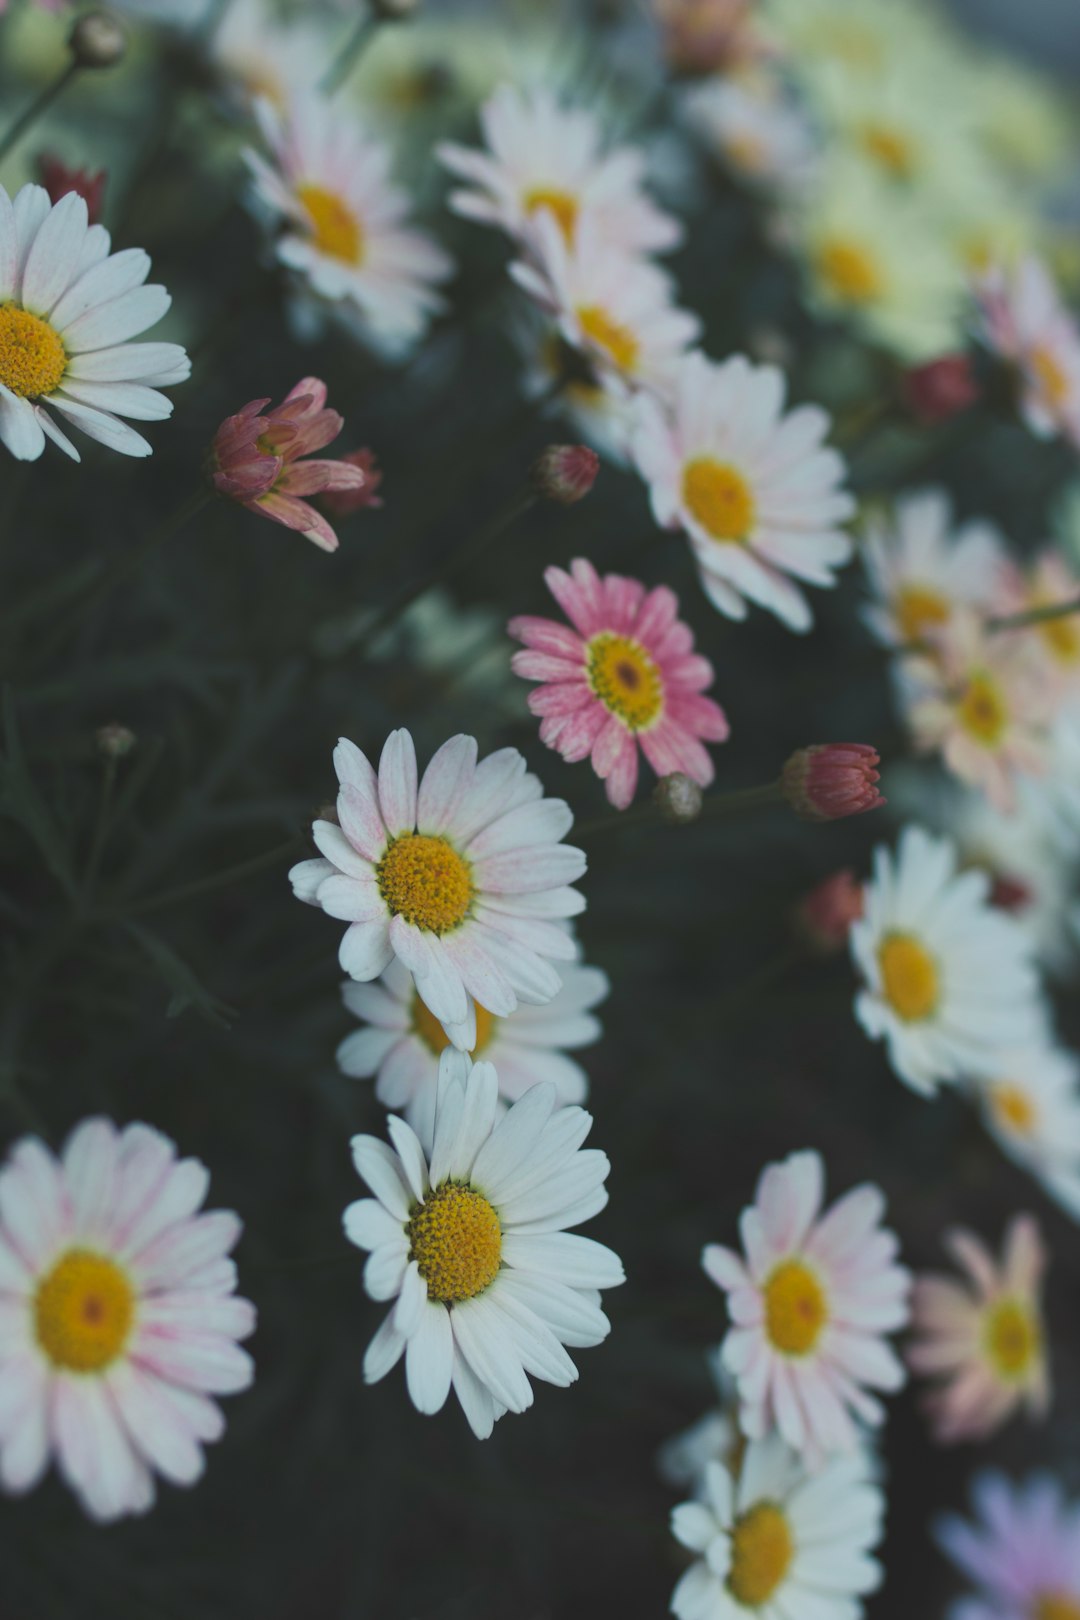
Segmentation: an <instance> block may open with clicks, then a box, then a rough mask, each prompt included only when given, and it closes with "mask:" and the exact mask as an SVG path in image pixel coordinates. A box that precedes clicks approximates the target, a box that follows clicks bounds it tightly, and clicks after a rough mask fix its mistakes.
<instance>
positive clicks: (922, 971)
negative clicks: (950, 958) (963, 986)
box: [878, 934, 941, 1023]
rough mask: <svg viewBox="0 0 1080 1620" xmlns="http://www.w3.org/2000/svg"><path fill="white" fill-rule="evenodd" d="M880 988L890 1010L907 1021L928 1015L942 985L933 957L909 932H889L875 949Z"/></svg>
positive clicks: (935, 1004) (936, 1002)
mask: <svg viewBox="0 0 1080 1620" xmlns="http://www.w3.org/2000/svg"><path fill="white" fill-rule="evenodd" d="M878 966H879V967H880V968H881V989H882V994H883V995H884V997H885V1000H886V1001H887V1002H888V1003H889V1006H890V1007H891V1008H892V1010H893V1012H894V1013H896V1014H897V1016H898V1017H900V1018H903V1019H904V1020H905V1022H907V1023H917V1022H918V1021H919V1020H920V1019H922V1018H929V1017H930V1014H931V1013H932V1012H933V1011H934V1008H935V1007H936V1006H937V1004H938V998H939V996H940V993H941V986H940V984H939V983H938V968H937V963H936V962H935V961H934V958H933V957H932V956H931V955H930V952H929V951H928V950H927V949H926V947H925V945H920V943H919V941H918V940H917V939H915V938H914V936H913V935H911V934H890V935H889V936H888V938H887V939H884V940H882V942H881V946H880V948H879V950H878Z"/></svg>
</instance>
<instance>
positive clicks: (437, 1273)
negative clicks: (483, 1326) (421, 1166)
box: [408, 1181, 502, 1305]
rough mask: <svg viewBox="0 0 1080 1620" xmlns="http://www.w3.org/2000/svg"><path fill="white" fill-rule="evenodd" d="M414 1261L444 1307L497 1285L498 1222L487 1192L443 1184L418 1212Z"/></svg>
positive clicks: (412, 1224) (412, 1237) (412, 1235)
mask: <svg viewBox="0 0 1080 1620" xmlns="http://www.w3.org/2000/svg"><path fill="white" fill-rule="evenodd" d="M408 1233H409V1259H410V1260H415V1261H416V1264H417V1266H418V1267H419V1269H420V1275H421V1277H423V1279H424V1281H425V1282H426V1283H427V1291H428V1298H429V1299H437V1300H441V1301H442V1303H443V1304H444V1305H454V1304H459V1303H460V1302H461V1301H462V1300H466V1299H475V1297H476V1295H477V1294H482V1293H483V1291H484V1289H485V1288H487V1287H488V1286H489V1285H490V1283H491V1282H492V1281H493V1280H494V1277H495V1273H496V1272H497V1271H498V1269H499V1261H500V1259H501V1257H502V1227H501V1226H500V1225H499V1217H498V1215H496V1213H495V1211H494V1209H493V1208H492V1206H491V1205H490V1204H489V1203H488V1201H487V1199H486V1198H485V1197H484V1196H483V1194H482V1193H478V1192H473V1190H472V1188H471V1187H458V1186H455V1185H454V1183H453V1182H450V1181H447V1182H444V1183H443V1185H442V1186H441V1187H436V1188H435V1189H434V1190H433V1191H432V1192H429V1193H428V1195H427V1197H426V1198H425V1200H424V1202H423V1203H422V1204H418V1205H417V1206H416V1209H415V1210H414V1211H413V1214H412V1218H411V1219H410V1221H409V1225H408Z"/></svg>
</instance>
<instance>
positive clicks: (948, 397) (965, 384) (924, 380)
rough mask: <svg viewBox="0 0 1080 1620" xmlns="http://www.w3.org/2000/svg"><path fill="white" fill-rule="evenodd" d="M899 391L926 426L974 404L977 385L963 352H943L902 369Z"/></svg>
mask: <svg viewBox="0 0 1080 1620" xmlns="http://www.w3.org/2000/svg"><path fill="white" fill-rule="evenodd" d="M901 393H902V396H903V400H904V404H905V405H906V406H907V409H908V410H909V411H910V412H911V414H912V416H914V417H915V418H916V419H917V420H918V421H920V422H922V423H923V424H924V426H926V427H937V426H938V425H939V424H940V423H942V422H949V421H951V420H952V418H953V417H954V416H959V415H960V413H961V412H962V411H966V410H968V409H969V407H970V406H972V405H974V403H975V401H976V400H977V399H978V397H979V385H978V383H977V382H976V380H975V371H974V368H973V366H972V364H971V360H970V358H969V357H968V356H967V355H966V354H945V355H942V356H941V358H940V359H938V360H930V361H928V362H927V363H926V365H923V366H914V367H912V369H911V370H910V371H906V372H905V373H904V377H903V381H902V383H901Z"/></svg>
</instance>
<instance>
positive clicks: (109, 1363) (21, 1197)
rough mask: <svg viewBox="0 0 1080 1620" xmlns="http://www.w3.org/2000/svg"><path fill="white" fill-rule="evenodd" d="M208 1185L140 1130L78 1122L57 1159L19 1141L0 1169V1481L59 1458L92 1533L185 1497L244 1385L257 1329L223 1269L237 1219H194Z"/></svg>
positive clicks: (27, 1477) (192, 1165)
mask: <svg viewBox="0 0 1080 1620" xmlns="http://www.w3.org/2000/svg"><path fill="white" fill-rule="evenodd" d="M208 1183H209V1175H208V1173H207V1171H206V1168H205V1166H203V1165H201V1164H200V1163H199V1162H198V1160H197V1159H178V1158H177V1156H176V1148H175V1146H174V1145H173V1143H172V1142H170V1141H169V1139H168V1138H167V1137H165V1136H162V1134H161V1133H160V1132H159V1131H155V1130H153V1129H152V1128H151V1127H150V1126H149V1125H128V1126H126V1127H125V1128H124V1129H123V1130H117V1128H116V1126H115V1125H114V1124H113V1123H112V1121H111V1120H107V1119H86V1120H83V1122H82V1124H81V1125H78V1126H77V1127H76V1128H75V1130H74V1131H72V1133H71V1135H70V1136H69V1137H68V1140H67V1143H66V1144H65V1147H64V1151H63V1153H62V1154H61V1156H60V1158H59V1159H57V1158H56V1157H54V1155H53V1154H52V1153H50V1151H49V1149H48V1148H47V1147H46V1146H45V1144H44V1143H43V1142H41V1141H39V1140H38V1138H37V1137H33V1136H29V1137H24V1138H23V1140H22V1141H21V1142H18V1143H16V1145H15V1146H14V1147H13V1148H12V1150H11V1152H10V1154H9V1155H8V1159H7V1163H6V1165H5V1166H4V1168H3V1170H0V1482H2V1484H3V1486H4V1489H5V1490H7V1491H11V1492H21V1491H28V1490H30V1488H31V1487H32V1486H34V1485H36V1484H37V1483H38V1481H39V1480H40V1479H41V1477H42V1475H43V1474H44V1472H45V1469H46V1467H47V1466H48V1463H49V1459H50V1457H55V1459H56V1462H57V1465H58V1467H59V1469H60V1473H61V1474H62V1476H63V1478H64V1480H65V1481H66V1482H67V1484H68V1485H70V1487H71V1489H72V1490H73V1491H74V1492H75V1494H76V1495H77V1496H78V1498H79V1500H80V1502H81V1503H82V1506H83V1507H84V1508H85V1509H86V1511H87V1513H89V1514H90V1515H91V1517H92V1518H95V1519H116V1518H120V1517H121V1516H122V1515H124V1514H128V1513H145V1512H146V1511H147V1509H148V1508H150V1507H151V1506H152V1505H153V1501H154V1478H153V1476H154V1474H155V1473H158V1474H161V1475H162V1476H163V1477H164V1478H165V1479H168V1480H171V1481H172V1482H173V1484H176V1485H191V1484H193V1483H194V1482H195V1480H197V1479H198V1478H199V1477H200V1476H201V1474H202V1471H203V1467H204V1462H203V1454H202V1447H203V1445H204V1444H205V1443H206V1442H207V1441H208V1440H217V1439H218V1438H219V1437H220V1435H221V1434H222V1432H223V1430H224V1427H225V1422H224V1419H223V1417H222V1415H221V1412H220V1410H219V1408H218V1407H217V1405H216V1404H215V1402H214V1401H213V1400H211V1399H210V1397H211V1396H212V1395H229V1394H232V1393H234V1392H235V1391H236V1390H241V1389H246V1388H247V1386H248V1385H249V1384H250V1383H251V1378H252V1363H251V1357H250V1356H249V1355H248V1354H247V1352H246V1351H244V1350H241V1349H240V1347H239V1346H238V1344H237V1343H236V1341H237V1340H238V1339H243V1338H246V1337H247V1335H248V1334H249V1333H250V1332H251V1331H252V1329H253V1328H254V1326H255V1308H254V1306H252V1305H251V1304H249V1303H248V1301H247V1300H246V1299H238V1298H237V1296H236V1293H235V1289H236V1267H235V1265H234V1264H233V1262H232V1261H231V1260H230V1259H228V1258H227V1256H228V1254H229V1251H230V1250H231V1249H232V1247H233V1246H234V1244H235V1243H236V1240H237V1238H238V1237H239V1236H240V1220H239V1218H238V1217H237V1216H236V1215H233V1214H232V1213H230V1212H229V1211H227V1210H216V1211H214V1212H213V1213H212V1214H200V1213H199V1210H200V1206H201V1205H202V1202H203V1199H204V1198H205V1197H206V1189H207V1185H208Z"/></svg>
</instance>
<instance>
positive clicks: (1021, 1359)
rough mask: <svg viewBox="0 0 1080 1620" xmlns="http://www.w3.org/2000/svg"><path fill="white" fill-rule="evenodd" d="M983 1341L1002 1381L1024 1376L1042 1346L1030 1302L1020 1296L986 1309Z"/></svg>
mask: <svg viewBox="0 0 1080 1620" xmlns="http://www.w3.org/2000/svg"><path fill="white" fill-rule="evenodd" d="M983 1345H984V1347H985V1350H986V1354H987V1357H988V1358H989V1360H990V1363H991V1365H992V1367H993V1369H994V1371H995V1372H996V1373H997V1375H998V1377H999V1378H1000V1379H1001V1380H1002V1381H1003V1382H1004V1383H1007V1384H1008V1383H1016V1382H1018V1381H1020V1380H1021V1379H1023V1378H1025V1377H1026V1376H1027V1374H1028V1373H1029V1372H1030V1371H1031V1367H1032V1363H1033V1362H1035V1361H1036V1360H1037V1359H1038V1357H1039V1354H1040V1352H1041V1350H1042V1329H1041V1327H1040V1325H1039V1321H1038V1318H1037V1317H1036V1315H1035V1313H1034V1311H1033V1310H1032V1309H1031V1307H1030V1305H1026V1304H1024V1302H1023V1301H1022V1300H1019V1299H1003V1300H999V1301H998V1303H997V1304H996V1305H994V1306H993V1307H992V1308H991V1310H990V1311H988V1312H987V1316H986V1328H985V1332H984V1335H983Z"/></svg>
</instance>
